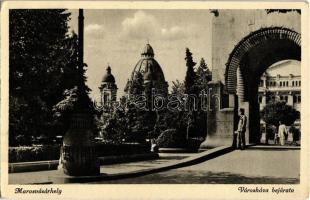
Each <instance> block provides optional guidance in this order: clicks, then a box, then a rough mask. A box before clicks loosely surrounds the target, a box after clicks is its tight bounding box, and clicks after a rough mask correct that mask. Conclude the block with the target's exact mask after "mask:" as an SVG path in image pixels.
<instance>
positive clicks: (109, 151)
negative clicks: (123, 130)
mask: <svg viewBox="0 0 310 200" xmlns="http://www.w3.org/2000/svg"><path fill="white" fill-rule="evenodd" d="M150 150H151V147H150V145H146V144H138V143H124V144H97V146H96V152H97V156H98V157H103V156H111V155H115V156H118V155H132V154H142V153H149V152H150Z"/></svg>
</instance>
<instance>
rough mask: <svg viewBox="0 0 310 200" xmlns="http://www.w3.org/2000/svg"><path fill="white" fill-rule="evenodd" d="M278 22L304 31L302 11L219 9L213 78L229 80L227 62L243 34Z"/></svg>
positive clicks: (214, 35) (213, 52)
mask: <svg viewBox="0 0 310 200" xmlns="http://www.w3.org/2000/svg"><path fill="white" fill-rule="evenodd" d="M296 22H299V23H296ZM275 26H279V27H286V28H289V29H292V30H294V31H296V32H299V33H300V14H298V13H297V12H288V13H277V12H276V13H270V14H267V13H266V11H265V10H219V15H218V16H217V17H216V16H213V25H212V73H213V77H212V78H213V80H214V81H221V82H222V83H225V76H224V73H225V68H226V66H225V64H226V62H227V61H228V58H229V55H230V53H231V52H232V51H233V49H234V47H235V46H236V45H237V44H238V43H239V41H241V40H242V38H244V37H246V36H247V35H248V34H250V33H251V32H253V31H256V30H259V29H260V28H265V27H275Z"/></svg>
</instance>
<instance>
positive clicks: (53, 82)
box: [9, 9, 75, 145]
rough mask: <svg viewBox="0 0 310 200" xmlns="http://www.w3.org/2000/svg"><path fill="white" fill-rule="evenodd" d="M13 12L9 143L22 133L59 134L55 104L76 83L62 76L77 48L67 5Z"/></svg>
mask: <svg viewBox="0 0 310 200" xmlns="http://www.w3.org/2000/svg"><path fill="white" fill-rule="evenodd" d="M9 17H10V22H9V30H10V35H9V40H10V43H9V53H10V57H9V65H10V72H9V73H10V80H9V82H10V83H9V87H10V88H9V89H10V94H9V95H10V102H9V106H10V116H9V120H10V124H9V126H10V127H9V130H10V145H17V143H16V141H15V140H14V138H15V137H16V136H18V135H23V136H24V137H25V138H27V137H29V138H30V137H32V136H39V135H42V134H44V135H49V136H51V137H52V136H53V135H55V134H57V131H58V130H55V121H54V118H53V112H52V108H53V106H54V105H55V104H56V103H57V102H59V101H60V100H61V99H62V93H63V91H64V90H65V89H68V87H69V85H71V86H72V85H74V84H73V83H70V81H72V82H74V81H75V79H74V78H73V79H67V78H64V74H66V73H67V72H68V69H69V68H71V67H70V65H69V62H70V60H71V56H72V54H73V53H74V52H73V51H72V49H73V48H74V47H73V46H72V45H73V43H72V40H73V38H72V37H70V35H69V34H68V20H69V17H70V13H68V12H66V10H63V9H32V10H26V9H17V10H10V13H9ZM73 71H74V70H73ZM64 79H66V80H67V83H66V84H63V80H64ZM71 86H70V87H71Z"/></svg>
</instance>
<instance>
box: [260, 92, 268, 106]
mask: <svg viewBox="0 0 310 200" xmlns="http://www.w3.org/2000/svg"><path fill="white" fill-rule="evenodd" d="M266 101H267V98H266V94H265V93H264V95H263V96H262V104H261V106H262V107H265V106H266V104H267V102H266Z"/></svg>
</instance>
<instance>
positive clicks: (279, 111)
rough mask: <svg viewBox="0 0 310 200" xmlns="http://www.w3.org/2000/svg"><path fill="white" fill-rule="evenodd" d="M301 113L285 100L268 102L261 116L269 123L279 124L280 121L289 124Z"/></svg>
mask: <svg viewBox="0 0 310 200" xmlns="http://www.w3.org/2000/svg"><path fill="white" fill-rule="evenodd" d="M299 116H300V113H299V112H298V111H297V110H295V109H294V108H293V107H292V106H289V105H286V102H283V101H273V102H270V103H268V104H267V105H266V106H265V107H264V108H263V110H262V111H261V118H262V119H263V120H264V121H265V122H266V123H267V124H272V125H275V126H279V121H281V122H282V123H284V124H285V125H287V126H289V125H292V124H293V123H294V122H295V120H296V119H298V118H299Z"/></svg>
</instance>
